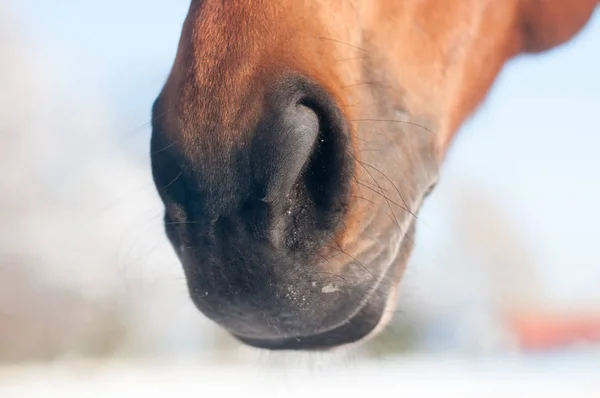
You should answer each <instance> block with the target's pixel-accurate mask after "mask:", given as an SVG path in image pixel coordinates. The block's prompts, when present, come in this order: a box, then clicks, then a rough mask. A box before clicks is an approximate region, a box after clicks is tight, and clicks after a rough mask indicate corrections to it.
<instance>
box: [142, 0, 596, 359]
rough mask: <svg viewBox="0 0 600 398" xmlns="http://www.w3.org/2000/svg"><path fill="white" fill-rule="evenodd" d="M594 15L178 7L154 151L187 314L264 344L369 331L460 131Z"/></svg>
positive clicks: (552, 8) (373, 6) (536, 7)
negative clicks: (524, 60)
mask: <svg viewBox="0 0 600 398" xmlns="http://www.w3.org/2000/svg"><path fill="white" fill-rule="evenodd" d="M596 5H597V1H596V0H594V1H591V0H589V1H588V0H578V1H577V2H569V3H568V4H567V3H566V2H563V1H562V0H538V1H534V0H507V1H496V0H423V1H418V2H416V1H404V2H400V1H395V0H387V1H386V0H354V1H348V0H344V1H342V0H330V1H327V0H320V1H319V0H303V1H296V0H263V1H260V0H259V1H250V0H237V1H222V0H204V1H200V0H194V1H192V2H191V5H190V9H189V12H188V15H187V18H186V19H185V22H184V25H183V29H182V34H181V39H180V43H179V48H178V52H177V55H176V58H175V61H174V64H173V68H172V70H171V73H170V75H169V77H168V79H167V82H166V83H165V85H164V87H163V89H162V91H161V93H160V94H159V96H158V98H157V99H156V102H155V104H154V107H153V111H152V114H153V118H152V129H153V131H152V140H151V153H152V155H151V156H152V172H153V176H154V181H155V184H156V188H157V190H158V193H159V195H160V197H161V199H162V201H163V203H164V205H165V217H164V221H165V229H166V233H167V236H168V238H169V240H170V241H171V243H172V245H173V247H174V249H175V251H176V253H177V255H178V257H179V259H180V260H181V263H182V265H183V269H184V272H185V277H186V281H187V284H188V287H189V292H190V297H191V299H192V300H193V302H194V304H195V305H196V306H197V307H198V309H199V310H200V311H201V312H202V313H203V314H204V315H205V316H207V317H209V318H210V319H212V320H213V321H214V322H216V323H217V324H218V325H220V326H221V327H222V328H224V329H226V330H227V331H228V332H229V333H231V334H232V335H233V336H235V337H236V338H238V339H239V340H240V341H242V342H244V343H246V344H248V345H251V346H255V347H260V348H265V349H272V350H276V349H288V350H323V349H329V348H334V347H338V346H342V345H345V344H348V343H354V342H358V341H362V340H365V339H367V338H369V337H371V336H373V335H375V334H377V332H378V331H380V330H381V329H382V328H383V327H384V326H385V324H386V322H387V321H388V320H389V318H390V316H391V313H393V311H394V308H395V305H396V295H397V292H398V289H399V286H400V281H401V279H402V275H403V273H404V269H405V267H406V263H407V261H408V259H409V257H410V252H411V250H412V247H413V240H414V231H415V225H416V220H417V217H418V211H419V208H420V207H421V205H422V203H423V200H424V198H425V197H426V196H427V194H428V193H430V192H431V190H432V189H433V187H434V186H435V183H436V182H437V179H438V173H439V169H440V165H441V164H442V163H443V159H444V157H445V154H446V152H447V151H448V148H449V146H450V143H451V142H452V138H453V137H454V135H455V134H456V132H457V130H458V129H459V127H460V126H461V124H462V123H463V122H464V120H465V119H466V118H467V117H468V116H470V115H471V114H472V113H473V112H474V111H475V109H476V107H477V106H478V105H479V103H481V101H482V100H483V99H484V98H485V96H486V94H487V91H488V90H489V88H490V86H491V85H492V84H493V82H494V80H495V78H496V76H497V75H498V73H499V72H500V70H501V69H502V67H503V66H504V65H505V64H506V62H508V61H509V60H510V59H512V58H514V57H516V56H518V55H519V54H523V53H536V52H541V51H546V50H549V49H551V48H554V47H556V46H558V45H561V44H563V43H565V42H567V41H568V40H570V39H571V38H572V37H573V36H574V35H576V34H577V33H578V32H579V31H580V30H581V29H582V27H583V26H584V25H585V24H586V22H587V21H588V19H589V17H590V15H591V14H592V12H593V11H594V9H595V7H596Z"/></svg>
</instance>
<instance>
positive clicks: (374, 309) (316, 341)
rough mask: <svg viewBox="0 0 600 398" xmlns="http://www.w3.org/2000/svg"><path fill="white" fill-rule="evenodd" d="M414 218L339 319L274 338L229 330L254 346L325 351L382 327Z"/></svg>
mask: <svg viewBox="0 0 600 398" xmlns="http://www.w3.org/2000/svg"><path fill="white" fill-rule="evenodd" d="M413 236H414V220H413V222H411V224H410V229H409V231H407V233H406V234H404V237H403V240H402V242H401V245H400V250H399V252H398V255H397V256H396V258H395V259H394V260H393V261H392V263H391V264H390V265H389V266H388V267H387V269H386V270H385V272H384V273H383V275H381V276H380V277H379V278H378V280H377V281H376V283H375V284H374V286H373V287H372V289H371V291H370V292H369V293H368V294H366V295H365V297H364V298H363V300H362V301H361V302H360V304H359V306H358V307H357V308H356V309H355V311H354V312H353V313H352V314H350V315H349V316H348V317H347V318H346V319H345V320H344V321H343V322H341V323H339V324H337V325H335V326H333V327H330V328H327V329H325V330H321V331H319V332H317V333H315V334H310V335H302V336H291V337H290V336H286V337H278V338H257V337H248V336H243V335H239V334H235V333H232V335H233V336H234V337H235V338H236V339H238V340H239V341H241V342H242V343H244V344H246V345H249V346H251V347H254V348H260V349H267V350H272V351H278V350H301V351H328V350H333V349H337V348H340V347H343V346H348V345H351V344H354V343H360V342H364V341H366V340H369V339H370V338H373V337H375V336H376V335H377V334H378V333H379V332H380V331H382V330H383V329H385V327H386V326H387V324H388V322H389V321H390V320H391V318H392V316H393V314H394V313H395V308H396V305H397V295H398V290H399V284H400V281H401V279H402V276H403V275H404V270H405V269H406V263H407V260H408V257H409V254H410V251H411V250H412V241H413Z"/></svg>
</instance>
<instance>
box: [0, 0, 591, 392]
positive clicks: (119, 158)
mask: <svg viewBox="0 0 600 398" xmlns="http://www.w3.org/2000/svg"><path fill="white" fill-rule="evenodd" d="M188 5H189V0H169V1H159V0H128V1H117V0H104V1H101V2H100V1H94V2H92V1H77V2H76V1H67V0H55V1H52V2H50V1H44V0H3V1H2V3H1V4H0V165H1V167H2V170H3V173H2V177H1V178H0V189H1V192H2V195H1V196H0V204H1V206H0V392H1V391H2V385H3V383H6V382H7V380H9V379H11V377H15V373H14V369H15V367H18V366H42V369H47V368H43V366H50V364H53V366H57V365H56V364H57V363H63V362H65V361H66V362H69V361H70V362H69V363H73V361H81V360H85V361H90V360H102V361H115V360H117V359H119V360H128V361H132V360H135V361H142V362H143V361H146V362H145V363H148V361H150V362H153V361H154V362H156V361H158V362H162V361H192V362H193V363H194V364H195V366H204V367H205V368H207V369H209V368H210V369H216V368H215V367H217V368H218V369H238V367H239V366H252V367H254V366H258V365H259V364H260V365H265V364H266V365H267V366H271V365H273V364H275V366H276V367H279V368H281V367H282V366H283V365H282V364H283V363H286V364H288V365H286V366H289V364H293V365H294V366H295V365H297V364H298V363H299V362H298V361H299V360H302V361H304V362H303V363H305V364H309V365H310V366H314V365H315V364H324V363H326V364H328V365H327V366H326V367H329V366H332V365H331V364H332V363H336V364H337V365H339V366H342V367H352V366H359V367H360V366H366V367H369V366H370V367H371V368H372V367H373V366H375V367H377V366H383V364H398V363H404V364H407V363H408V362H406V361H408V358H420V359H419V360H422V361H425V362H426V363H428V364H432V365H431V366H434V367H435V366H438V365H439V364H441V363H444V362H443V358H446V359H448V358H452V360H459V361H461V363H464V364H467V365H468V364H474V363H480V362H477V361H482V360H485V361H489V363H502V361H505V362H504V363H506V361H507V360H510V361H511V363H512V364H517V363H518V364H523V363H524V364H527V365H524V366H529V367H530V368H527V369H532V370H540V369H547V370H548V369H553V370H548V371H549V372H551V371H555V372H557V374H558V373H560V375H561V377H566V376H565V374H566V373H565V372H566V370H571V371H573V370H574V369H577V370H578V372H579V373H580V374H581V372H580V371H581V370H582V369H587V370H590V369H594V370H595V371H596V370H597V373H596V374H600V257H599V255H598V252H597V250H598V238H599V233H598V227H597V226H598V225H600V208H599V207H598V203H600V155H599V154H598V150H599V149H598V148H600V119H599V116H598V115H599V110H600V95H598V94H599V93H600V13H599V12H596V15H595V16H594V18H593V19H592V21H591V23H590V24H589V25H588V26H587V27H586V28H585V30H584V31H583V32H582V33H581V34H580V35H579V36H578V37H577V38H576V39H575V40H573V41H572V42H570V43H569V44H568V45H565V46H563V47H560V48H558V49H556V50H554V51H551V52H549V53H546V54H543V55H538V56H528V57H522V58H519V59H517V60H515V61H513V62H511V63H510V64H509V65H508V66H507V67H506V69H505V70H504V71H503V73H502V74H501V76H500V77H499V79H498V81H497V83H496V85H495V87H494V88H493V90H492V92H491V94H490V96H489V97H488V99H487V101H486V102H485V104H483V106H482V107H481V109H480V110H479V112H478V113H477V114H476V116H474V117H473V118H472V119H471V120H470V121H469V122H468V123H467V124H466V125H465V126H464V127H463V129H462V131H461V133H460V134H459V135H458V138H457V140H456V142H455V144H454V146H453V148H452V150H451V152H450V154H449V156H448V159H447V162H446V164H445V166H444V168H443V171H442V176H441V182H440V184H439V186H438V188H437V189H436V191H435V193H434V194H433V195H432V196H431V197H430V198H429V199H428V200H427V202H426V204H425V207H424V208H423V210H422V213H421V216H420V222H419V223H418V225H417V227H418V233H417V239H416V242H417V244H416V249H415V253H414V255H413V257H412V260H411V263H410V265H409V269H408V273H407V276H406V279H405V281H404V282H403V285H402V294H401V297H400V311H398V314H397V316H396V318H395V319H394V321H393V322H392V325H391V326H390V328H389V330H388V331H386V332H384V333H383V334H382V335H381V336H379V337H378V338H377V339H375V340H374V341H372V342H370V343H369V344H367V345H365V346H362V347H360V348H356V349H353V350H352V351H349V352H344V353H343V354H335V355H334V354H331V355H330V354H327V355H325V354H320V355H317V354H310V355H296V356H293V357H290V356H289V355H288V356H286V355H284V354H268V353H264V352H258V351H253V350H251V349H246V348H244V347H241V346H240V345H239V344H238V343H237V342H235V341H233V340H232V339H231V338H229V337H228V336H227V335H225V334H224V333H223V332H221V331H220V330H219V329H217V328H216V327H215V326H213V325H212V324H211V323H210V322H209V321H207V320H205V319H204V317H203V316H201V315H200V314H199V313H198V312H197V310H196V309H195V308H194V307H193V305H192V303H191V301H190V300H189V299H188V296H187V291H186V287H185V281H184V279H183V274H182V270H181V267H180V265H179V263H178V262H177V260H176V258H175V255H174V253H173V252H172V250H171V248H170V246H169V245H168V243H167V240H166V238H165V237H164V235H163V229H162V225H161V217H162V206H161V203H160V201H159V199H158V197H157V195H156V193H155V189H154V186H153V184H152V180H151V175H150V167H149V155H148V150H149V137H150V128H149V120H150V119H149V112H150V107H151V104H152V102H153V100H154V98H155V96H156V95H157V93H158V91H159V90H160V88H161V86H162V84H163V82H164V80H165V78H166V76H167V74H168V72H169V69H170V66H171V64H172V60H173V57H174V54H175V50H176V46H177V42H178V38H179V34H180V28H181V24H182V22H183V18H184V17H185V14H186V11H187V7H188ZM457 358H458V359H457ZM415 360H417V359H415ZM440 361H441V362H440ZM140 363H141V362H140ZM169 363H171V362H169ZM177 363H180V362H177ZM486 363H487V362H486ZM44 364H45V365H44ZM435 364H437V365H435ZM561 364H562V365H561ZM386 366H387V365H386ZM390 366H392V365H390ZM406 366H409V365H406ZM519 366H520V365H519ZM1 369H5V370H6V369H13V370H11V371H10V372H9V373H6V372H8V371H4V372H3V371H2V370H1ZM436 369H437V368H436ZM225 371H226V370H224V372H225ZM567 373H568V372H567ZM215 377H216V376H215ZM217 379H218V377H217ZM217 379H215V380H217ZM598 379H599V381H600V376H599V377H598ZM4 385H6V384H4ZM13 387H14V386H13ZM30 387H31V385H30ZM15 388H16V387H15ZM15 391H16V390H15ZM0 394H1V393H0ZM32 394H34V393H32ZM4 396H6V395H4ZM28 396H37V395H35V394H34V395H28Z"/></svg>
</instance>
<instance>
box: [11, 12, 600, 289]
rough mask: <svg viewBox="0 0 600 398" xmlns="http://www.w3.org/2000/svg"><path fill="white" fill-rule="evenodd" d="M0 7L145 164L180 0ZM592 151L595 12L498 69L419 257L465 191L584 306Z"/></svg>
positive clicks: (430, 218) (593, 243)
mask: <svg viewBox="0 0 600 398" xmlns="http://www.w3.org/2000/svg"><path fill="white" fill-rule="evenodd" d="M9 1H10V2H9V3H8V4H9V6H10V7H11V8H13V9H14V10H15V11H16V15H17V16H19V17H20V18H21V22H24V24H21V25H20V26H21V28H22V30H23V31H24V32H25V33H26V34H27V36H28V38H29V39H30V40H31V43H32V44H33V45H34V46H35V47H36V49H37V50H39V51H43V52H44V53H45V54H47V55H49V56H48V57H46V58H44V59H45V60H47V62H49V65H47V67H48V68H51V69H52V71H53V72H52V73H54V74H55V75H56V77H57V78H58V79H60V81H61V84H62V86H63V88H64V90H65V93H66V95H71V96H73V97H74V98H78V99H79V100H81V101H85V100H86V99H94V100H98V99H102V101H104V102H105V103H106V104H107V106H108V107H109V108H110V109H111V110H112V111H113V113H114V114H115V115H116V118H117V119H118V120H119V121H120V126H121V125H122V126H124V127H123V128H122V129H121V128H119V129H118V131H116V132H115V134H116V135H117V136H119V138H118V139H119V140H123V141H121V142H126V143H128V145H133V150H134V151H137V152H139V153H140V154H143V153H144V152H145V151H146V150H147V137H148V132H147V130H145V131H143V133H140V134H137V135H136V136H135V137H134V138H133V139H131V138H129V137H126V135H127V134H130V133H131V132H132V131H134V130H135V129H136V127H138V126H140V125H142V124H143V123H146V122H147V121H148V118H149V109H150V105H151V103H152V101H153V99H154V97H155V95H156V94H157V92H158V90H159V89H160V87H161V85H162V83H163V81H164V79H165V77H166V75H167V73H168V71H169V68H170V65H171V62H172V58H173V55H174V53H175V49H176V44H177V40H178V36H179V33H180V28H181V23H182V21H183V18H184V16H185V13H186V11H187V7H188V4H189V0H166V1H151V0H128V1H121V0H119V1H117V0H104V1H94V2H92V1H75V0H63V1H60V0H54V1H47V0H9ZM84 88H85V89H84ZM132 143H133V144H132ZM599 150H600V10H599V12H596V15H595V16H594V18H593V19H592V22H591V23H590V24H589V25H588V26H587V27H586V28H585V30H584V32H582V34H580V35H579V36H578V37H577V39H576V40H574V41H572V42H571V43H569V44H568V45H566V46H563V47H561V48H559V49H556V50H554V51H551V52H548V53H546V54H543V55H538V56H528V57H522V58H520V59H517V60H515V61H513V62H511V63H510V64H509V65H508V66H507V67H506V69H505V70H504V72H503V73H502V74H501V76H500V77H499V79H498V81H497V84H496V85H495V87H494V88H493V90H492V92H491V95H490V96H489V97H488V99H487V101H486V102H485V103H484V104H483V105H482V107H481V109H480V110H479V112H478V113H477V114H476V115H475V116H474V117H473V118H472V119H471V120H470V121H469V122H468V123H467V124H466V125H465V126H464V127H463V129H462V131H461V132H460V134H459V136H458V138H457V141H456V142H455V145H454V146H453V148H452V150H451V152H450V155H449V157H448V160H447V163H446V165H445V166H444V170H443V174H442V182H441V184H440V187H439V189H438V190H439V192H438V193H436V195H434V196H433V197H432V199H431V200H430V201H429V202H428V203H427V205H426V206H425V209H424V212H423V215H422V218H423V219H424V220H426V222H427V225H428V228H427V229H426V230H427V231H426V232H420V234H421V235H422V238H421V239H422V240H423V241H424V242H428V243H426V244H423V245H418V247H417V252H419V250H421V251H423V250H425V249H424V248H425V247H427V248H431V247H436V243H435V242H439V241H443V240H444V236H443V232H442V231H444V226H443V217H442V216H441V215H442V214H443V213H444V211H445V210H448V209H445V208H444V198H445V196H444V195H445V194H448V193H451V192H453V189H454V190H455V189H457V188H456V187H457V186H458V185H459V184H464V183H466V184H471V185H474V186H477V187H479V188H480V189H481V190H482V191H484V192H486V193H487V194H489V195H490V196H492V197H494V198H495V200H496V201H497V203H498V204H499V205H500V206H501V207H503V208H504V209H505V210H506V211H508V213H509V214H510V215H511V216H512V217H513V220H514V222H515V223H516V225H517V227H518V229H519V230H520V231H521V232H522V234H523V236H524V237H525V238H524V239H527V241H528V243H529V244H530V245H531V247H533V248H534V251H535V254H536V256H537V258H538V259H539V261H540V263H542V264H544V267H545V272H544V275H545V283H546V284H547V285H548V286H550V287H551V289H552V291H553V292H554V293H553V294H554V295H556V296H557V297H560V298H563V299H574V298H577V297H589V296H590V295H591V294H594V292H595V291H596V290H597V286H600V256H599V255H598V253H597V247H598V246H599V244H598V236H600V234H599V233H598V231H597V230H598V225H600V209H599V208H598V203H600V156H599V154H598V152H599ZM436 231H438V233H437V234H436ZM425 257H427V256H425Z"/></svg>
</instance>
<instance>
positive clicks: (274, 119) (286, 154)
mask: <svg viewBox="0 0 600 398" xmlns="http://www.w3.org/2000/svg"><path fill="white" fill-rule="evenodd" d="M286 83H287V84H283V85H281V86H280V87H279V88H278V89H277V90H276V91H275V92H274V93H272V94H271V95H270V96H269V97H268V100H267V106H266V108H265V112H264V113H263V117H262V118H261V121H260V122H259V124H258V126H257V128H256V131H255V136H254V145H253V153H252V156H253V162H252V163H253V164H254V167H256V169H257V170H259V178H258V179H257V180H258V181H260V183H259V185H260V187H261V194H262V197H261V198H260V200H261V201H262V202H264V203H267V204H268V205H269V207H270V209H271V211H270V212H269V227H270V231H269V232H270V233H269V236H270V238H271V240H272V241H273V243H275V244H276V245H280V244H282V243H286V244H287V245H288V246H290V245H291V246H292V247H293V246H297V245H299V244H300V243H301V242H302V241H303V240H304V241H305V242H306V241H312V240H314V239H313V238H315V237H316V234H317V233H318V232H319V231H328V232H332V230H333V229H334V228H335V224H336V223H337V221H338V220H339V218H340V216H341V214H342V213H343V211H344V209H345V207H346V205H347V203H346V202H347V200H348V192H349V180H350V175H351V174H352V170H351V165H352V162H351V158H352V157H351V151H350V147H351V146H350V145H349V141H350V139H349V135H348V134H349V133H348V131H349V130H348V129H347V128H346V124H345V120H344V117H343V115H342V113H341V111H340V109H339V108H338V106H337V105H336V103H335V101H334V100H333V99H332V97H331V96H330V95H329V94H328V93H327V92H326V91H325V90H324V89H322V88H321V87H320V86H318V85H316V84H312V83H308V82H306V81H304V80H295V81H293V82H291V83H290V82H286Z"/></svg>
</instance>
